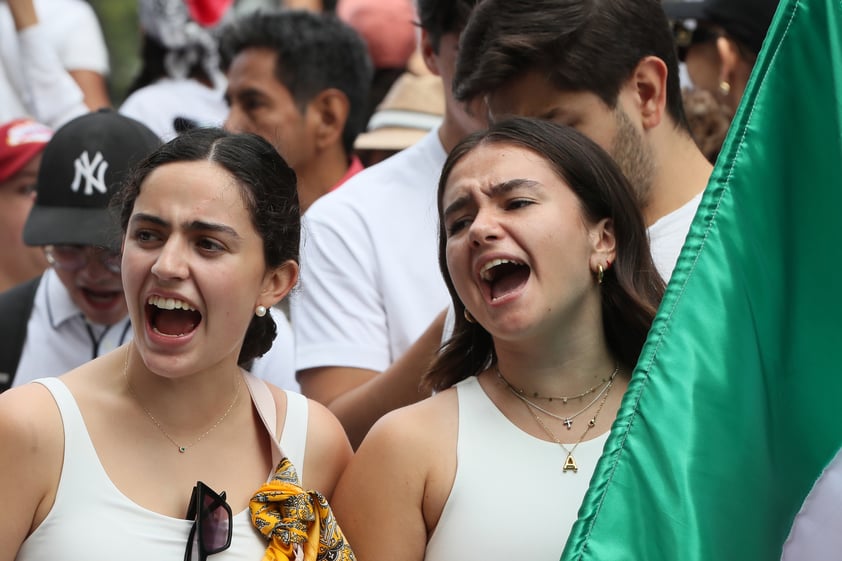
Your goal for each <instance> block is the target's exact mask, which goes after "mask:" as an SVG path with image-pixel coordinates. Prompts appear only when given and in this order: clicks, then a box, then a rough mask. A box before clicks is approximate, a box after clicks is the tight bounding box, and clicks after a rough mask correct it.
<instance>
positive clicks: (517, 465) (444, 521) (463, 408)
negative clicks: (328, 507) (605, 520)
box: [424, 376, 608, 561]
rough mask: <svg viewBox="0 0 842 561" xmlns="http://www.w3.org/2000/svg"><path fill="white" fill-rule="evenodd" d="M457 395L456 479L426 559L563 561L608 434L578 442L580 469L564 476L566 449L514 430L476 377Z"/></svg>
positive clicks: (576, 454) (463, 384) (464, 383)
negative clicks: (566, 543)
mask: <svg viewBox="0 0 842 561" xmlns="http://www.w3.org/2000/svg"><path fill="white" fill-rule="evenodd" d="M456 393H457V397H458V402H459V429H458V440H457V444H456V465H457V467H456V478H455V480H454V481H453V488H452V489H451V490H450V495H449V496H448V498H447V502H446V503H445V505H444V509H443V510H442V514H441V519H440V520H439V523H438V525H437V526H436V529H435V530H434V531H433V534H432V536H430V540H429V541H428V543H427V551H426V555H425V557H424V559H425V560H426V561H452V560H453V559H460V560H463V561H472V560H477V561H479V560H482V561H494V560H500V561H509V560H511V559H528V560H529V561H558V559H559V557H561V552H562V550H563V549H564V545H565V542H566V541H567V537H568V535H569V533H570V529H571V528H572V526H573V523H574V522H575V521H576V517H577V513H578V510H579V506H580V505H581V503H582V499H583V498H584V496H585V491H586V490H587V488H588V484H589V483H590V479H591V476H592V475H593V472H594V468H595V467H596V462H597V460H598V459H599V457H600V455H601V454H602V448H603V446H604V445H605V441H606V440H607V438H608V433H605V434H603V435H600V436H599V437H597V438H595V439H593V440H589V441H586V442H582V443H581V444H579V446H578V447H577V448H576V450H575V452H574V454H573V455H574V457H575V459H576V463H577V464H578V467H579V471H578V472H576V473H573V472H570V471H568V472H566V473H563V472H562V467H563V465H564V461H565V459H566V458H567V454H566V453H565V452H564V450H562V449H561V446H559V445H558V444H556V443H555V442H546V441H544V440H541V439H538V438H535V437H534V436H532V435H530V434H527V433H525V432H523V431H522V430H521V429H519V428H518V427H517V426H515V425H514V424H512V422H511V421H509V419H508V418H506V416H505V415H503V413H501V412H500V410H499V409H497V407H496V406H495V405H494V403H493V402H492V401H491V400H490V399H489V398H488V396H487V395H486V394H485V391H483V389H482V387H481V386H480V384H479V381H478V380H477V379H476V377H474V376H472V377H470V378H467V379H466V380H463V381H461V382H459V383H458V384H457V385H456ZM573 430H583V428H580V427H577V426H576V425H574V428H573ZM567 448H568V449H571V448H572V445H569V446H567Z"/></svg>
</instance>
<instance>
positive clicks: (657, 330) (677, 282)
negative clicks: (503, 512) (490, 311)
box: [561, 0, 842, 561]
mask: <svg viewBox="0 0 842 561" xmlns="http://www.w3.org/2000/svg"><path fill="white" fill-rule="evenodd" d="M840 212H842V0H781V2H780V5H779V7H778V11H777V14H776V16H775V19H774V20H773V22H772V25H771V27H770V29H769V33H768V35H767V38H766V42H765V43H764V47H763V50H762V51H761V53H760V56H759V58H758V60H757V63H756V64H755V68H754V72H753V74H752V78H751V80H750V81H749V84H748V88H747V89H746V93H745V94H744V96H743V100H742V103H741V105H740V108H739V110H738V111H737V114H736V116H735V118H734V121H733V123H732V125H731V129H730V131H729V134H728V138H727V139H726V142H725V145H724V146H723V149H722V151H721V153H720V156H719V159H718V161H717V164H716V167H715V169H714V173H713V175H712V177H711V180H710V183H709V185H708V188H707V190H706V192H705V194H704V196H703V199H702V203H701V205H700V207H699V211H698V214H697V216H696V218H695V220H694V223H693V225H692V227H691V230H690V233H689V235H688V238H687V242H686V244H685V247H684V249H683V250H682V253H681V257H680V258H679V262H678V265H677V267H676V270H675V271H674V273H673V277H672V280H671V282H670V284H669V287H668V289H667V293H666V295H665V297H664V301H663V303H662V305H661V307H660V309H659V311H658V314H657V317H656V319H655V322H654V324H653V326H652V330H651V331H650V334H649V338H648V340H647V342H646V345H645V347H644V350H643V352H642V354H641V358H640V361H639V362H638V365H637V368H636V369H635V372H634V374H633V376H632V381H631V384H630V386H629V389H628V391H627V393H626V395H625V397H624V400H623V404H622V406H621V408H620V411H619V414H618V417H617V420H616V422H615V423H614V426H613V428H612V433H611V435H610V437H609V440H608V442H607V443H606V447H605V453H604V455H603V457H602V459H601V460H600V462H599V464H598V466H597V469H596V473H595V474H594V477H593V479H592V481H591V486H590V489H589V491H588V493H587V495H586V496H585V500H584V502H583V504H582V507H581V509H580V512H579V520H578V521H577V522H576V524H575V525H574V527H573V530H572V532H571V534H570V537H569V539H568V542H567V546H566V548H565V551H564V553H563V555H562V558H561V559H562V561H591V560H601V561H606V560H611V561H617V560H626V559H635V560H646V561H661V560H662V561H676V560H682V561H702V560H712V559H716V560H717V561H723V560H731V559H733V560H746V559H750V560H753V561H755V560H777V559H780V558H781V552H782V548H783V546H784V543H785V541H786V540H787V537H788V536H789V534H790V530H791V527H792V525H793V521H794V520H795V519H796V514H797V513H798V512H799V510H800V509H801V508H802V503H804V501H805V498H806V497H807V495H808V493H810V491H811V489H813V488H814V486H816V489H817V490H818V489H820V488H822V487H821V486H819V485H817V481H818V479H819V477H820V476H821V475H822V472H823V470H824V469H825V468H826V467H827V466H828V465H829V464H830V463H831V461H832V460H833V459H834V457H835V456H836V455H837V452H839V450H840V447H842V407H841V406H840V402H841V401H842V366H840V364H842V359H840V354H839V352H840V350H842V227H840V222H842V221H840V219H839V213H840ZM837 488H838V487H837ZM836 504H839V505H842V497H839V498H838V500H837V501H836ZM840 508H842V506H840ZM839 530H840V529H839V528H837V529H836V532H837V533H842V532H839ZM833 555H835V556H838V555H839V554H838V552H833ZM797 558H798V557H792V559H797ZM827 558H830V557H827Z"/></svg>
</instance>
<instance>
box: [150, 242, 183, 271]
mask: <svg viewBox="0 0 842 561" xmlns="http://www.w3.org/2000/svg"><path fill="white" fill-rule="evenodd" d="M188 270H189V268H188V265H187V259H186V258H185V252H184V248H183V245H182V244H181V243H180V242H179V241H178V240H177V239H174V238H169V239H168V240H167V241H166V242H165V243H164V244H163V246H162V247H161V251H160V252H159V253H158V257H157V258H156V259H155V263H153V265H152V274H153V275H155V276H156V277H157V278H158V279H160V280H181V279H185V278H187V275H188Z"/></svg>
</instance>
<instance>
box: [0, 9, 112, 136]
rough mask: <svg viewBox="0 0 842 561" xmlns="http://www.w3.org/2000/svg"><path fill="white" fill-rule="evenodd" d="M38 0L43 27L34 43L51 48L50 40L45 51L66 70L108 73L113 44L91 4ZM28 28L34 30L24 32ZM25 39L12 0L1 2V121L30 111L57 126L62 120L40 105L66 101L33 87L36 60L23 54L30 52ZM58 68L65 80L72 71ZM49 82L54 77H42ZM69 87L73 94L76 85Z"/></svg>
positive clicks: (54, 77)
mask: <svg viewBox="0 0 842 561" xmlns="http://www.w3.org/2000/svg"><path fill="white" fill-rule="evenodd" d="M34 2H35V11H36V12H37V14H38V18H39V25H38V26H35V27H36V28H39V29H40V31H38V32H37V33H38V38H37V40H36V41H31V42H30V43H29V45H30V46H31V47H33V48H38V47H44V48H45V49H46V47H47V46H48V45H49V47H51V49H50V50H44V51H41V52H42V53H43V52H48V53H50V55H51V56H57V57H58V60H59V61H60V64H61V66H62V67H63V68H64V69H65V70H90V71H93V72H97V73H100V74H103V75H105V74H107V73H108V49H107V48H106V44H105V39H104V38H103V35H102V30H101V28H100V25H99V20H97V17H96V13H95V12H94V11H93V8H91V6H90V4H88V3H87V2H84V1H82V0H34ZM27 32H29V29H27V30H24V33H22V34H21V35H22V36H23V35H24V34H25V33H27ZM22 41H25V40H24V39H23V37H21V38H19V37H18V33H17V31H16V30H15V25H14V20H13V19H12V14H11V12H10V11H9V6H8V4H6V3H5V2H0V123H3V122H6V121H10V120H12V119H14V118H17V117H23V116H27V115H29V116H34V117H36V118H37V119H39V120H41V121H43V122H45V123H46V124H49V125H51V126H53V127H56V126H58V125H60V124H61V122H55V121H54V120H53V119H52V117H50V116H49V115H47V116H45V115H44V111H45V109H41V110H38V111H36V109H35V107H36V106H37V103H47V104H61V103H64V100H55V99H51V100H43V99H41V96H43V95H45V94H44V93H43V92H38V91H32V90H31V88H30V87H29V86H28V85H27V83H26V78H25V71H32V70H33V65H32V64H31V63H29V62H26V60H27V59H26V58H25V57H22V54H24V53H22V52H21V51H22V50H25V49H22V47H25V45H26V43H24V42H22ZM24 65H26V68H24ZM49 67H50V65H46V66H45V68H49ZM55 70H56V69H55V68H54V70H53V80H56V81H57V83H59V84H60V83H62V82H61V81H62V80H63V79H65V78H67V77H68V75H67V74H63V75H61V74H59V73H57V72H55ZM42 78H43V77H42ZM71 80H72V79H71ZM48 83H49V80H42V83H41V85H44V84H48ZM74 83H75V82H74ZM55 91H59V90H58V89H56V90H55ZM63 91H64V92H67V91H69V92H70V94H73V91H72V88H71V89H69V90H68V89H67V88H65V89H64V90H63ZM33 98H36V99H33ZM39 99H41V101H39ZM72 101H73V100H71V102H72ZM46 111H47V113H50V111H49V110H46Z"/></svg>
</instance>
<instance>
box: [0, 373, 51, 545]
mask: <svg viewBox="0 0 842 561" xmlns="http://www.w3.org/2000/svg"><path fill="white" fill-rule="evenodd" d="M33 411H38V414H37V415H33V414H32V412H33ZM60 427H61V419H60V417H59V414H58V410H57V409H56V406H55V402H53V401H52V398H51V397H50V395H49V393H48V392H47V390H46V388H44V387H42V386H40V385H38V384H27V385H25V386H21V387H20V388H14V389H11V390H8V391H6V392H4V393H2V394H0V474H2V476H0V496H2V497H3V512H4V514H3V523H2V524H0V561H13V560H14V559H15V557H17V554H18V550H19V549H20V546H21V544H23V542H24V540H26V538H27V536H29V534H30V533H31V532H32V531H33V530H34V528H35V527H36V526H37V524H39V523H40V522H41V521H42V520H43V519H44V518H45V517H46V515H47V513H48V512H49V510H50V508H51V507H52V495H54V493H55V487H56V486H57V484H58V478H59V476H60V473H61V465H62V451H63V439H62V435H61V431H60ZM54 428H55V429H58V430H53V429H54ZM51 489H52V491H50V490H51ZM48 495H50V496H48Z"/></svg>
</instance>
